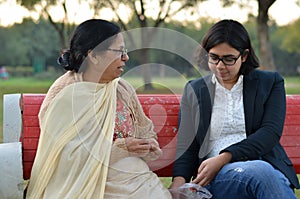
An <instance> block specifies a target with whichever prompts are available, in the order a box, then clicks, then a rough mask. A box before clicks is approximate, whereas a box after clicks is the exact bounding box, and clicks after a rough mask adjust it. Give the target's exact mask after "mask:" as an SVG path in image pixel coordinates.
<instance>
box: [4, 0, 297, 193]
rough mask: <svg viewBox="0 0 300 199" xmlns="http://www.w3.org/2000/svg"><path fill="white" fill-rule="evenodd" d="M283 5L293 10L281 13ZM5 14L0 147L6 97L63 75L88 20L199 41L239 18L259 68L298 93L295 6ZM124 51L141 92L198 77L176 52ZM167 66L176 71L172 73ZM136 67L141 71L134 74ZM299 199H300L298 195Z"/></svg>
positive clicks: (258, 1) (93, 6) (162, 4)
mask: <svg viewBox="0 0 300 199" xmlns="http://www.w3.org/2000/svg"><path fill="white" fill-rule="evenodd" d="M87 2H88V3H87ZM282 2H285V3H283V4H282ZM279 3H280V6H279ZM288 4H289V5H290V7H288V8H287V7H284V6H285V5H288ZM11 8H13V10H12V11H10V10H9V9H11ZM275 8H276V9H275ZM4 9H5V10H6V12H1V13H2V14H0V17H1V18H0V44H1V48H0V67H1V66H4V67H5V68H6V70H7V72H8V75H9V77H8V79H0V143H2V142H3V95H4V94H10V93H46V92H47V90H48V88H49V86H50V85H51V84H52V83H53V81H54V80H55V79H56V78H57V77H59V76H60V75H61V74H63V73H64V72H65V71H63V69H61V68H60V67H59V66H58V65H57V63H56V59H57V57H58V56H59V54H60V52H61V50H62V49H65V48H67V47H68V42H69V38H70V35H71V33H72V32H73V30H74V28H75V27H76V25H77V24H78V23H80V22H82V21H84V20H86V19H89V18H103V19H108V20H112V21H115V22H116V23H118V24H120V25H121V27H122V29H123V30H124V31H128V30H131V29H134V28H145V27H159V28H166V29H169V30H174V31H177V32H179V33H182V34H184V35H186V36H188V37H190V38H192V39H194V40H195V41H197V42H200V41H201V38H202V37H203V35H204V34H205V32H206V31H207V30H208V28H209V27H210V26H211V25H212V24H213V23H215V22H216V21H218V20H220V19H224V18H232V19H235V20H238V21H240V22H242V23H243V24H244V25H245V27H246V28H247V30H248V31H249V34H250V37H251V39H252V42H253V45H254V49H255V51H256V53H257V54H258V56H259V59H260V60H261V63H262V65H261V67H260V68H261V69H263V70H274V71H278V72H280V73H281V74H282V75H283V76H284V78H285V86H286V91H287V94H300V37H299V26H300V14H299V13H300V1H299V0H288V3H287V1H285V0H242V1H238V0H198V1H197V0H187V1H180V0H166V1H158V0H153V1H151V0H148V1H147V0H124V1H116V0H110V1H108V0H106V1H95V0H94V1H93V0H88V1H81V0H73V1H71V0H17V1H16V0H8V1H4V0H0V10H1V11H3V10H4ZM82 12H84V13H85V14H84V15H83V14H82ZM3 13H4V14H5V15H3ZM218 13H219V14H220V15H217V14H218ZM287 17H289V18H287ZM283 18H284V19H283ZM8 19H9V20H8ZM281 19H282V20H281ZM136 39H140V40H141V42H145V41H144V40H143V38H136ZM147 39H149V40H151V38H150V37H147ZM174 42H178V41H174ZM128 50H129V56H130V60H129V61H128V62H127V64H126V69H125V72H124V75H123V77H124V78H125V79H127V80H128V81H129V82H130V83H132V84H133V85H134V87H135V88H137V92H138V93H170V92H171V93H178V94H181V92H182V89H183V87H184V84H185V82H186V81H188V80H189V79H193V78H197V77H199V76H201V75H202V74H201V73H199V70H198V69H197V67H196V66H194V65H192V64H191V63H189V62H188V61H187V60H185V59H184V58H182V57H181V56H179V55H178V54H176V53H174V52H167V51H164V50H161V49H140V50H133V51H130V49H128ZM165 66H168V68H171V69H173V70H174V71H176V72H177V73H176V74H174V73H170V72H169V71H170V70H166V67H165ZM137 67H139V68H142V70H137V71H136V73H132V71H133V70H135V68H137ZM179 74H180V75H179ZM179 76H180V77H179ZM179 79H180V81H178V80H179ZM145 82H147V83H145ZM149 82H153V83H150V84H149ZM297 196H298V198H300V191H297Z"/></svg>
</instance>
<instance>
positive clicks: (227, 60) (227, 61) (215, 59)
mask: <svg viewBox="0 0 300 199" xmlns="http://www.w3.org/2000/svg"><path fill="white" fill-rule="evenodd" d="M240 56H241V54H240V55H239V56H237V57H235V56H233V55H226V56H223V57H219V56H218V55H216V54H213V53H208V63H210V64H214V65H218V63H219V62H220V61H222V62H223V64H224V65H226V66H233V65H234V64H235V63H236V61H237V60H238V59H239V58H240Z"/></svg>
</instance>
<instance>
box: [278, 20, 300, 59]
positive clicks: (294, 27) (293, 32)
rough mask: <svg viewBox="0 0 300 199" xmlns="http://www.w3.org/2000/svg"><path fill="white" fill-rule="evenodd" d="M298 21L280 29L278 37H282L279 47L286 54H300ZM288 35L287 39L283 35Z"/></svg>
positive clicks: (299, 24)
mask: <svg viewBox="0 0 300 199" xmlns="http://www.w3.org/2000/svg"><path fill="white" fill-rule="evenodd" d="M299 26H300V19H298V20H296V21H295V22H294V23H292V24H289V25H287V26H284V27H281V28H280V29H279V31H278V36H279V37H280V36H283V37H282V38H283V39H282V42H281V45H280V47H281V48H282V49H286V50H287V51H288V52H297V53H298V54H300V37H299ZM287 33H288V37H287V36H286V35H285V34H287Z"/></svg>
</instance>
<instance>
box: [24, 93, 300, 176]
mask: <svg viewBox="0 0 300 199" xmlns="http://www.w3.org/2000/svg"><path fill="white" fill-rule="evenodd" d="M44 97H45V94H22V97H21V100H20V106H21V110H22V132H21V138H20V141H21V142H22V144H23V171H24V179H28V178H29V177H30V173H31V167H32V164H33V161H34V158H35V154H36V149H37V145H38V139H39V133H40V129H39V122H38V117H37V115H38V112H39V109H40V105H41V103H42V101H43V99H44ZM138 98H139V100H140V102H141V104H142V107H143V110H144V112H145V113H146V115H147V116H148V117H149V118H150V119H151V120H152V121H153V123H154V129H155V131H156V132H157V133H158V141H159V143H160V146H161V148H162V150H163V156H162V157H160V158H159V159H158V160H156V161H153V162H150V163H149V166H150V168H151V169H152V170H153V171H154V172H155V173H157V175H158V176H160V177H170V176H172V167H173V160H174V158H175V149H176V134H177V124H178V110H179V105H180V99H181V96H180V95H172V94H143V95H141V94H139V95H138ZM281 144H282V145H283V146H284V148H285V150H286V152H287V154H288V156H289V157H290V159H291V160H292V162H293V164H294V168H295V170H296V172H297V173H300V95H288V96H287V112H286V120H285V126H284V132H283V136H282V139H281Z"/></svg>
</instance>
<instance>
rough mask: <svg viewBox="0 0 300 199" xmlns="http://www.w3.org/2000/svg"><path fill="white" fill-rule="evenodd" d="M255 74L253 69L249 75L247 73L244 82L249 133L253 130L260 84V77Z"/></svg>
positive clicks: (247, 130) (246, 122)
mask: <svg viewBox="0 0 300 199" xmlns="http://www.w3.org/2000/svg"><path fill="white" fill-rule="evenodd" d="M255 74H256V73H255V71H252V72H250V73H249V74H248V75H245V77H244V82H243V84H244V86H243V87H244V88H243V98H244V99H243V101H244V111H245V125H246V133H247V135H249V134H250V133H251V131H252V122H253V116H254V109H255V98H256V92H257V86H258V78H257V77H256V75H255Z"/></svg>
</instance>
